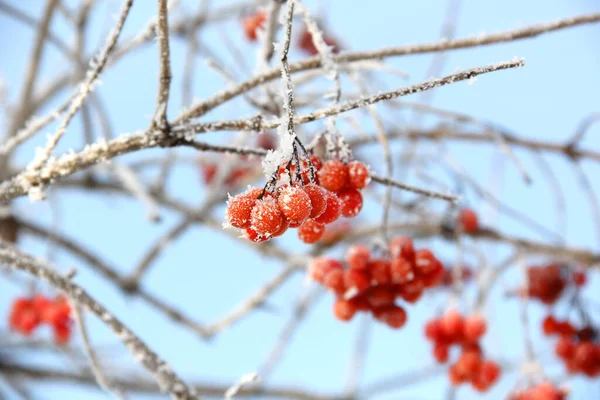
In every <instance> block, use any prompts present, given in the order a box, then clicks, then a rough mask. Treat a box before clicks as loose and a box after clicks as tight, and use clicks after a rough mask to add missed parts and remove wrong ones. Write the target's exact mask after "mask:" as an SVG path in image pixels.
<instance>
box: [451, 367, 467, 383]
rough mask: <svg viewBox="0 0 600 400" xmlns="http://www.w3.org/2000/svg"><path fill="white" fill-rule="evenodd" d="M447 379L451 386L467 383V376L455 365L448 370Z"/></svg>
mask: <svg viewBox="0 0 600 400" xmlns="http://www.w3.org/2000/svg"><path fill="white" fill-rule="evenodd" d="M448 378H449V379H450V383H451V384H452V386H458V385H460V384H461V383H464V382H466V381H467V376H466V375H465V374H464V373H463V372H462V371H461V370H460V368H458V366H457V364H454V365H452V366H451V367H450V369H449V370H448Z"/></svg>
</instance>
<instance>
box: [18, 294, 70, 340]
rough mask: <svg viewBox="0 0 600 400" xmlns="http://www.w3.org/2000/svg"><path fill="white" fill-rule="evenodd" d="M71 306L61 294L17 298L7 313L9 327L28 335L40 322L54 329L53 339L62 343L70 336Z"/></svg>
mask: <svg viewBox="0 0 600 400" xmlns="http://www.w3.org/2000/svg"><path fill="white" fill-rule="evenodd" d="M70 315H71V307H70V305H69V303H68V302H67V300H66V298H64V297H63V296H57V297H56V298H55V299H49V298H47V297H45V296H43V295H36V296H33V297H30V298H24V297H20V298H17V299H16V300H15V301H14V302H13V305H12V309H11V311H10V315H9V326H10V328H11V329H13V330H15V331H16V332H19V333H21V334H23V335H25V336H29V335H31V334H32V333H33V331H34V330H35V329H36V328H37V327H38V326H40V325H42V324H48V325H49V326H51V327H52V329H53V331H54V341H55V343H57V344H60V345H63V344H65V343H67V342H68V340H69V338H70V337H71V323H72V320H71V317H70Z"/></svg>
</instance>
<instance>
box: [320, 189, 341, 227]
mask: <svg viewBox="0 0 600 400" xmlns="http://www.w3.org/2000/svg"><path fill="white" fill-rule="evenodd" d="M325 195H326V200H327V207H326V208H325V211H323V214H321V215H320V216H319V217H317V218H315V221H317V222H319V223H321V224H325V225H327V224H331V223H332V222H335V221H336V220H337V219H338V218H339V217H340V214H341V212H342V204H341V202H340V200H339V199H338V197H337V195H336V194H335V193H332V192H329V191H327V192H325Z"/></svg>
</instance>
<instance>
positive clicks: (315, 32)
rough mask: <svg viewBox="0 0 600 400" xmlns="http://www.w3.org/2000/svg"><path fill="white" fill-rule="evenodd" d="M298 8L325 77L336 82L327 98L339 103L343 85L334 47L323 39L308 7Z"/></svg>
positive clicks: (301, 6) (300, 6) (326, 94)
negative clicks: (319, 58)
mask: <svg viewBox="0 0 600 400" xmlns="http://www.w3.org/2000/svg"><path fill="white" fill-rule="evenodd" d="M296 7H297V9H298V11H300V12H301V13H302V14H303V15H304V23H305V24H306V28H307V29H308V32H309V33H310V35H311V37H312V40H313V43H314V44H315V48H316V49H317V52H318V53H319V56H320V57H321V65H322V68H323V71H324V72H325V76H326V77H327V79H329V80H331V81H333V82H334V87H333V90H332V93H325V95H324V97H325V98H334V99H335V100H336V102H337V100H338V98H339V94H340V92H341V83H340V73H339V69H338V65H337V63H336V62H335V60H334V59H333V47H332V46H329V45H328V44H327V43H326V42H325V38H324V37H323V32H322V31H321V30H320V29H319V27H318V26H317V23H316V22H315V20H314V18H312V16H311V15H310V12H309V11H308V9H307V8H306V7H304V5H303V4H301V3H299V2H298V3H296Z"/></svg>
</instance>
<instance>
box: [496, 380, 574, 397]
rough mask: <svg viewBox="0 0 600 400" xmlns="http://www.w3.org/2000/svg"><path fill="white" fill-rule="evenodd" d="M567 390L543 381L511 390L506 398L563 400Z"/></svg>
mask: <svg viewBox="0 0 600 400" xmlns="http://www.w3.org/2000/svg"><path fill="white" fill-rule="evenodd" d="M567 394H568V393H567V391H566V390H565V389H560V388H557V387H556V386H554V385H553V384H552V383H550V382H547V381H544V382H540V383H538V384H537V385H535V386H532V387H530V388H527V389H525V390H519V391H517V392H513V393H511V394H510V395H509V396H508V399H507V400H565V399H566V398H567Z"/></svg>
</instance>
